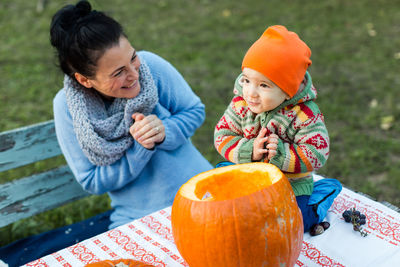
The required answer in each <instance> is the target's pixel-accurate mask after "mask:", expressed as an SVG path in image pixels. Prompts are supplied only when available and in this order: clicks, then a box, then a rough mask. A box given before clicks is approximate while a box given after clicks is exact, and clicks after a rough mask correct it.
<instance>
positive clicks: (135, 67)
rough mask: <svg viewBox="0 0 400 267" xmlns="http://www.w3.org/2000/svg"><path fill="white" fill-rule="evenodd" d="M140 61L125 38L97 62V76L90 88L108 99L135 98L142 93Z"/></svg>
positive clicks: (91, 81)
mask: <svg viewBox="0 0 400 267" xmlns="http://www.w3.org/2000/svg"><path fill="white" fill-rule="evenodd" d="M139 67H140V59H139V57H138V56H137V54H136V50H135V49H134V48H133V47H132V46H131V44H130V43H129V41H128V40H127V39H126V38H125V37H121V38H120V39H119V44H118V45H115V46H113V47H111V48H109V49H108V50H106V51H105V53H104V54H103V56H101V57H100V59H99V60H98V62H97V71H96V76H95V77H94V78H93V79H88V82H89V84H90V87H93V88H94V89H96V90H97V91H98V92H99V93H100V94H102V95H103V96H105V97H106V98H107V97H116V98H134V97H136V96H137V95H138V94H139V92H140V84H139Z"/></svg>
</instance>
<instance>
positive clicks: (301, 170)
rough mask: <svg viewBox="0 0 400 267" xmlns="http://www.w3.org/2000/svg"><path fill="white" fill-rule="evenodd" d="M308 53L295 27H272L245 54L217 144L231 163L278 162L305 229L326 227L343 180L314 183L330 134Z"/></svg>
mask: <svg viewBox="0 0 400 267" xmlns="http://www.w3.org/2000/svg"><path fill="white" fill-rule="evenodd" d="M310 56H311V50H310V48H309V47H308V46H307V45H306V44H305V43H304V42H303V41H302V40H301V39H300V38H299V37H298V35H297V34H296V33H294V32H290V31H288V30H287V29H286V28H285V27H284V26H281V25H275V26H271V27H269V28H268V29H267V30H266V31H265V32H264V33H263V35H262V36H261V37H260V38H259V39H258V40H257V41H256V42H255V43H254V44H253V45H252V46H251V47H250V49H249V50H248V51H247V53H246V55H245V56H244V58H243V62H242V73H241V74H240V75H239V77H238V78H237V79H236V82H235V87H234V93H235V96H234V98H233V99H232V101H231V103H230V105H229V106H228V108H227V110H226V111H225V113H224V115H223V116H222V118H221V119H220V121H219V122H218V124H217V125H216V127H215V133H214V145H215V148H216V149H217V150H218V152H219V153H220V154H221V155H222V156H223V157H224V158H225V159H227V160H228V161H230V162H232V163H246V162H253V161H262V162H269V163H271V164H274V165H276V166H277V167H278V168H280V169H281V170H282V171H283V172H284V173H285V175H286V177H287V178H288V179H289V181H290V183H291V185H292V188H293V191H294V194H295V196H296V199H297V203H298V206H299V208H300V210H301V212H302V215H303V221H304V230H305V231H309V230H310V229H311V227H316V226H318V225H319V226H320V227H319V228H320V230H319V231H320V232H323V231H324V228H326V225H327V224H319V223H321V222H322V220H323V219H324V217H325V216H326V213H327V210H328V209H329V207H330V206H331V204H332V202H333V200H334V198H335V197H336V196H337V194H338V193H339V192H340V190H341V185H340V183H339V182H338V181H337V180H335V179H323V180H322V181H323V182H319V183H318V190H316V189H317V183H316V184H315V186H314V181H313V177H312V171H315V170H317V169H319V168H321V167H322V166H323V165H324V164H325V162H326V160H327V159H328V156H329V136H328V131H327V129H326V126H325V123H324V117H323V115H322V113H321V111H320V110H319V108H318V106H317V104H316V103H315V101H314V100H315V99H316V97H317V91H316V89H315V88H314V86H313V84H312V80H311V76H310V74H309V73H308V72H307V69H308V67H309V66H310V65H311V60H310ZM314 187H315V188H314ZM322 225H324V226H325V227H323V228H322Z"/></svg>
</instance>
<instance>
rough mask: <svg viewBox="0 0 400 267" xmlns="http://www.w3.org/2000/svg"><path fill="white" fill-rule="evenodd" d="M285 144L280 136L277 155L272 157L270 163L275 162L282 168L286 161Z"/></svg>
mask: <svg viewBox="0 0 400 267" xmlns="http://www.w3.org/2000/svg"><path fill="white" fill-rule="evenodd" d="M284 151H285V146H284V144H283V142H282V140H281V139H280V138H278V148H277V149H276V155H275V156H273V157H272V159H271V160H270V161H269V163H271V164H274V165H275V166H277V167H278V168H279V169H281V170H282V166H283V163H284V162H285V153H284Z"/></svg>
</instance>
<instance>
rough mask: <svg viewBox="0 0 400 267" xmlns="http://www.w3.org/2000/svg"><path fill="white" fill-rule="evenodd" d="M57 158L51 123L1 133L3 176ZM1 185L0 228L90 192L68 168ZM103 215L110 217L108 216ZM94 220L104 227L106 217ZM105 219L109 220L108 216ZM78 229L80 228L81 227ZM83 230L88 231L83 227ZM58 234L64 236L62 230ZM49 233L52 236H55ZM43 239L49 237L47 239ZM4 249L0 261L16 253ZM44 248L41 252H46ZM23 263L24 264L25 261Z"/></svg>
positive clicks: (33, 248)
mask: <svg viewBox="0 0 400 267" xmlns="http://www.w3.org/2000/svg"><path fill="white" fill-rule="evenodd" d="M60 155H62V152H61V150H60V147H59V145H58V142H57V138H56V133H55V127H54V121H52V120H51V121H46V122H42V123H38V124H34V125H30V126H27V127H21V128H18V129H14V130H10V131H6V132H2V133H0V172H3V173H4V172H6V171H9V170H13V169H16V168H18V167H21V166H25V165H28V164H32V163H36V162H40V161H44V160H46V159H50V158H54V157H57V156H60ZM6 173H9V172H6ZM0 183H2V184H0V228H2V227H5V226H7V225H9V224H11V223H14V222H17V221H19V220H21V219H24V218H28V217H31V216H33V215H36V214H39V213H42V212H45V211H48V210H51V209H54V208H57V207H60V206H62V205H64V204H66V203H68V202H72V201H74V200H78V199H81V198H84V197H86V196H89V193H87V192H86V191H84V190H83V189H82V187H81V186H80V185H79V184H78V182H77V181H76V180H75V177H74V175H73V174H72V172H71V170H70V168H69V167H68V166H67V165H64V166H59V167H57V168H54V169H50V170H46V171H43V172H41V173H35V174H33V175H30V176H27V177H23V178H20V179H16V180H11V181H8V182H5V183H4V181H0ZM106 216H109V213H108V214H107V215H106ZM97 217H99V218H102V222H103V224H104V221H105V219H104V217H105V216H102V217H101V216H97ZM93 218H95V217H93ZM106 219H107V220H108V217H107V218H106ZM99 224H100V223H99ZM76 225H78V223H77V224H76ZM90 225H93V221H91V222H90ZM107 226H108V225H104V226H101V227H102V228H101V229H96V231H102V230H107ZM67 227H68V226H67ZM71 227H72V226H71ZM79 227H81V228H82V226H79ZM83 227H87V226H83ZM98 228H100V226H99V227H98ZM68 229H70V228H68ZM86 230H88V229H87V228H86ZM50 232H51V231H50ZM54 232H55V231H54ZM59 232H60V233H63V231H62V229H61V231H59ZM64 232H65V231H64ZM52 234H53V235H54V233H52ZM54 238H55V237H54ZM46 239H48V238H47V237H46ZM59 240H60V241H59V243H60V244H57V245H60V246H61V247H62V246H63V245H64V244H63V238H61V239H59ZM18 242H20V243H19V244H17V245H18V248H19V247H21V246H22V247H23V248H24V249H25V250H27V249H26V247H25V244H23V243H22V244H21V241H17V242H15V243H18ZM29 243H30V245H31V246H32V248H31V250H35V246H36V245H33V243H32V241H31V240H30V241H29ZM53 245H54V244H52V246H53ZM69 245H71V244H70V243H65V246H69ZM8 246H10V245H8ZM4 248H5V247H2V248H0V259H2V257H3V258H5V257H7V255H1V254H8V253H9V251H12V250H15V249H12V248H11V249H8V250H4ZM46 249H47V248H46ZM46 249H44V250H43V251H46V252H49V251H47V250H46ZM58 249H59V248H58ZM4 251H5V252H4ZM46 252H43V253H46ZM42 256H43V255H42V254H34V255H33V256H32V257H33V258H32V259H34V258H35V257H42ZM32 259H29V260H32ZM24 262H26V258H25V260H24ZM18 264H21V262H18ZM15 265H17V264H15ZM10 266H13V264H11V265H10Z"/></svg>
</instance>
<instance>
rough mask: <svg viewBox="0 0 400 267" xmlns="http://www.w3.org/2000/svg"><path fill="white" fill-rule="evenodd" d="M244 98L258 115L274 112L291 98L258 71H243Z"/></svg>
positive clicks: (245, 69) (246, 69) (247, 69)
mask: <svg viewBox="0 0 400 267" xmlns="http://www.w3.org/2000/svg"><path fill="white" fill-rule="evenodd" d="M242 87H243V98H244V100H246V102H247V105H248V107H249V108H250V110H251V111H252V112H254V113H256V114H259V113H262V112H266V111H270V110H273V109H274V108H276V107H278V106H279V105H280V104H282V103H283V101H285V100H287V99H289V98H290V97H289V96H288V95H287V94H286V93H285V92H284V91H282V90H281V89H280V88H279V87H278V86H277V85H276V84H275V83H273V82H272V81H271V80H269V79H268V78H267V77H265V76H264V75H263V74H261V73H260V72H258V71H255V70H253V69H250V68H244V69H243V77H242Z"/></svg>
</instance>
